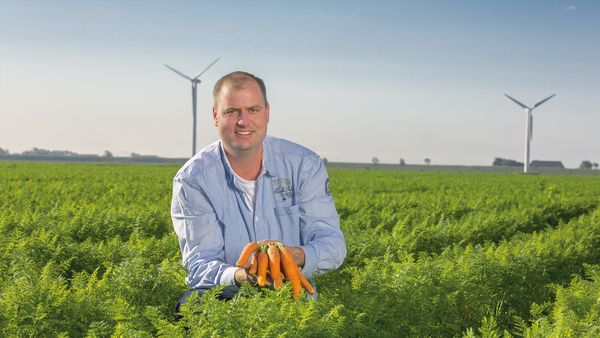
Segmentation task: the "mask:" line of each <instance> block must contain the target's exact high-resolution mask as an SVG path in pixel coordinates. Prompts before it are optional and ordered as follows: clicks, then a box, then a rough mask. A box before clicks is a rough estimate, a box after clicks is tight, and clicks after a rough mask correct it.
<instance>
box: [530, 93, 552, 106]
mask: <svg viewBox="0 0 600 338" xmlns="http://www.w3.org/2000/svg"><path fill="white" fill-rule="evenodd" d="M554 96H556V94H552V95H550V96H548V97H547V98H545V99H543V100H542V101H540V102H538V103H536V104H535V106H533V108H537V107H538V106H540V105H541V104H542V103H544V102H546V101H548V100H550V99H551V98H553V97H554Z"/></svg>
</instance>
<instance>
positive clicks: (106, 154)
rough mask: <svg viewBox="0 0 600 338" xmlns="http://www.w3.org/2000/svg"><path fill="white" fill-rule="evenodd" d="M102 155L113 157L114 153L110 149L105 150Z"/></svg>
mask: <svg viewBox="0 0 600 338" xmlns="http://www.w3.org/2000/svg"><path fill="white" fill-rule="evenodd" d="M102 157H107V158H112V157H113V154H112V153H111V152H110V151H108V150H105V151H104V154H102Z"/></svg>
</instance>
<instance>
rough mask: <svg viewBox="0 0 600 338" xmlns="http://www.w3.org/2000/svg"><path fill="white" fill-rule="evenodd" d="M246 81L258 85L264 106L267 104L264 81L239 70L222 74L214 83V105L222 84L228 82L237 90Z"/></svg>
mask: <svg viewBox="0 0 600 338" xmlns="http://www.w3.org/2000/svg"><path fill="white" fill-rule="evenodd" d="M248 81H254V82H256V83H257V84H258V87H260V91H261V92H262V95H263V99H264V100H265V106H268V105H269V101H267V88H266V87H265V82H264V81H263V80H262V79H261V78H259V77H258V76H255V75H253V74H250V73H248V72H244V71H240V70H238V71H235V72H233V73H229V74H227V75H225V76H223V77H222V78H220V79H219V81H217V83H215V87H214V89H213V99H214V105H215V106H216V105H217V96H218V95H219V93H220V92H221V90H222V89H223V86H225V85H226V84H229V85H231V86H232V87H233V89H236V90H237V89H240V88H241V87H242V86H243V85H244V84H245V83H247V82H248Z"/></svg>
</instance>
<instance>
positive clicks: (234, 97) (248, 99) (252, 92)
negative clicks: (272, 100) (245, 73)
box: [215, 79, 265, 106]
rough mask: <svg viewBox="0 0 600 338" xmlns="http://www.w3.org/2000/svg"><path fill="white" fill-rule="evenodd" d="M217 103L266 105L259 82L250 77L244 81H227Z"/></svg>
mask: <svg viewBox="0 0 600 338" xmlns="http://www.w3.org/2000/svg"><path fill="white" fill-rule="evenodd" d="M215 103H216V104H219V105H223V104H224V105H227V106H232V105H233V106H237V105H242V106H249V105H264V104H265V101H264V98H263V96H262V92H261V90H260V86H259V85H258V83H256V81H253V80H251V79H248V80H246V81H242V82H227V83H225V84H223V87H221V90H220V91H219V94H218V95H217V100H216V102H215Z"/></svg>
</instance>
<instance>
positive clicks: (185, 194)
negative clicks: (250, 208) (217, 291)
mask: <svg viewBox="0 0 600 338" xmlns="http://www.w3.org/2000/svg"><path fill="white" fill-rule="evenodd" d="M171 218H172V219H173V227H174V229H175V232H176V233H177V237H178V238H179V248H180V250H181V256H182V262H183V265H184V266H185V267H186V268H187V269H188V277H187V279H186V282H187V283H188V285H189V287H190V288H192V289H193V288H197V287H212V286H214V285H217V284H228V283H233V282H234V274H235V272H236V270H237V268H235V267H233V266H232V265H230V264H226V263H225V262H224V256H225V252H224V242H223V236H222V234H221V229H220V227H219V222H218V220H217V217H216V215H215V212H214V209H213V207H212V206H211V204H210V202H209V201H208V198H207V196H206V194H205V193H204V192H203V191H202V189H201V187H200V186H199V185H198V184H197V182H195V181H194V180H193V179H192V178H191V177H187V176H182V175H180V176H177V177H175V179H174V180H173V198H172V201H171Z"/></svg>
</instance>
